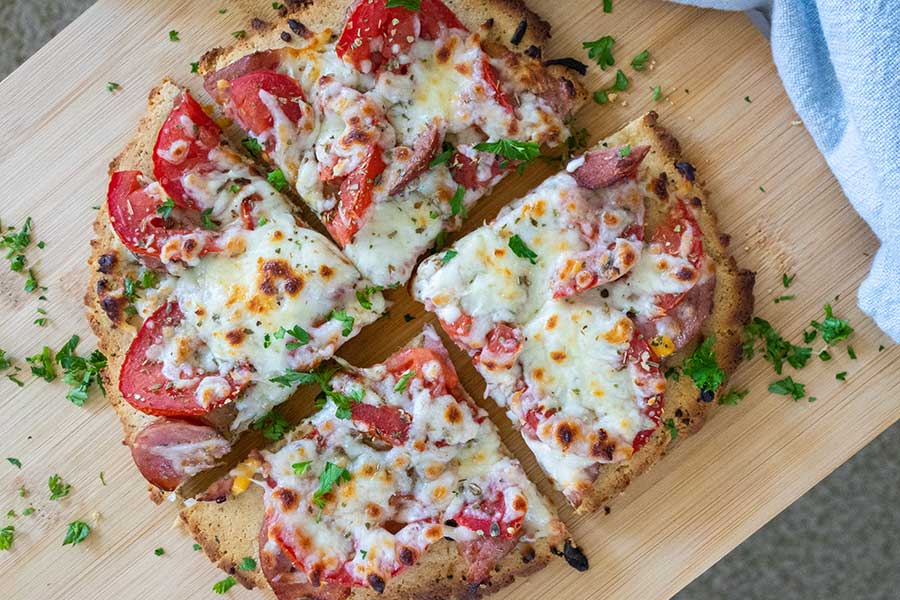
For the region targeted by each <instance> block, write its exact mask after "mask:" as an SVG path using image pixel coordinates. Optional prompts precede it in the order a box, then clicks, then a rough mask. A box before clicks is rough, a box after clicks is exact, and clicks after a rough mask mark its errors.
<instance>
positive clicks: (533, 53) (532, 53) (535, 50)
mask: <svg viewBox="0 0 900 600" xmlns="http://www.w3.org/2000/svg"><path fill="white" fill-rule="evenodd" d="M542 54H543V53H542V52H541V49H540V47H538V46H535V45H533V44H532V45H531V46H528V48H526V49H525V56H527V57H529V58H533V59H534V60H541V55H542Z"/></svg>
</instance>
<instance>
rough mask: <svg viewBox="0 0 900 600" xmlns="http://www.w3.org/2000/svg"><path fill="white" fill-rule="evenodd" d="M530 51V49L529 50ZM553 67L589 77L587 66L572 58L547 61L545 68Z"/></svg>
mask: <svg viewBox="0 0 900 600" xmlns="http://www.w3.org/2000/svg"><path fill="white" fill-rule="evenodd" d="M532 47H533V46H532ZM529 50H530V48H529ZM553 65H559V66H560V67H565V68H566V69H569V70H570V71H575V72H576V73H578V74H579V75H587V65H586V64H584V63H583V62H581V61H580V60H577V59H575V58H572V57H566V58H554V59H553V60H545V61H544V66H545V67H552V66H553Z"/></svg>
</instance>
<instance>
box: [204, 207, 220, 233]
mask: <svg viewBox="0 0 900 600" xmlns="http://www.w3.org/2000/svg"><path fill="white" fill-rule="evenodd" d="M212 210H213V209H211V208H205V209H203V212H201V213H200V225H201V226H202V227H203V229H209V230H216V229H218V228H219V224H218V223H216V222H215V221H213V219H212Z"/></svg>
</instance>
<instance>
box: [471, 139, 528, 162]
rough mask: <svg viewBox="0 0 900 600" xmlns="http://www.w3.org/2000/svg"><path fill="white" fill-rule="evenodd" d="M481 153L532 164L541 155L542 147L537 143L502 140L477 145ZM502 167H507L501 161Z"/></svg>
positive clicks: (476, 147)
mask: <svg viewBox="0 0 900 600" xmlns="http://www.w3.org/2000/svg"><path fill="white" fill-rule="evenodd" d="M474 147H475V149H476V150H478V151H479V152H490V153H492V154H496V155H497V156H501V157H503V158H505V159H506V160H507V161H509V160H516V161H519V160H520V161H524V162H530V161H532V160H534V159H536V158H537V157H538V156H540V155H541V146H540V144H538V143H537V142H520V141H518V140H511V139H508V138H502V139H499V140H497V141H496V142H481V143H480V144H475V146H474ZM500 167H501V168H505V167H506V161H500Z"/></svg>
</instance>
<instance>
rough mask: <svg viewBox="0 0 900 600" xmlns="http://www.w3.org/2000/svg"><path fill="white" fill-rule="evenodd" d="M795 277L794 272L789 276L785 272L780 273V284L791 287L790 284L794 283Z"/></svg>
mask: <svg viewBox="0 0 900 600" xmlns="http://www.w3.org/2000/svg"><path fill="white" fill-rule="evenodd" d="M796 277H797V274H796V273H794V274H793V275H790V276H788V274H787V273H783V274H782V275H781V285H783V286H784V287H785V288H789V287H791V284H792V283H794V279H795V278H796Z"/></svg>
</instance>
